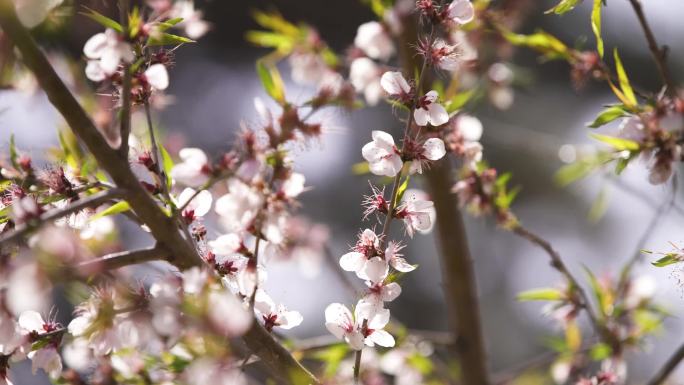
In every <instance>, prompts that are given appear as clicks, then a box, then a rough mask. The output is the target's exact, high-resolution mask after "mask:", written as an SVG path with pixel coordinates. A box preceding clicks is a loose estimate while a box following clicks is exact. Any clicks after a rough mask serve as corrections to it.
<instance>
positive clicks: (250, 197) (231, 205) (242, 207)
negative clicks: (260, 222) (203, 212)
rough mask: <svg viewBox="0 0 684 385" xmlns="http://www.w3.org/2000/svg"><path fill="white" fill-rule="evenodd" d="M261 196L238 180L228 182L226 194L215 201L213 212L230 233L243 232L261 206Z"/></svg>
mask: <svg viewBox="0 0 684 385" xmlns="http://www.w3.org/2000/svg"><path fill="white" fill-rule="evenodd" d="M263 199H264V198H263V196H262V195H261V194H260V193H259V192H257V191H255V190H254V189H252V188H251V187H250V186H249V185H247V184H245V183H243V182H242V181H240V180H238V179H235V178H233V179H230V180H229V181H228V193H227V194H225V195H223V196H222V197H220V198H218V199H217V200H216V205H215V206H214V210H215V211H216V213H217V214H218V215H219V216H221V223H223V225H224V226H225V227H226V228H227V229H228V230H230V231H234V232H239V231H243V230H245V229H246V228H247V227H249V225H251V224H252V221H253V220H254V219H255V218H256V215H257V214H258V212H259V210H261V208H262V206H263Z"/></svg>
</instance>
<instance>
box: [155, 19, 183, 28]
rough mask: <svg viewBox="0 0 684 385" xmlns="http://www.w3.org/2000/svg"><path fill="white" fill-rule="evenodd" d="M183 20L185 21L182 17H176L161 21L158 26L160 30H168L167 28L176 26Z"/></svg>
mask: <svg viewBox="0 0 684 385" xmlns="http://www.w3.org/2000/svg"><path fill="white" fill-rule="evenodd" d="M181 21H183V18H182V17H176V18H173V19H169V20H166V21H162V22H159V23H158V24H157V27H158V28H159V30H160V31H166V30H167V29H169V28H171V27H173V26H175V25H176V24H178V23H180V22H181Z"/></svg>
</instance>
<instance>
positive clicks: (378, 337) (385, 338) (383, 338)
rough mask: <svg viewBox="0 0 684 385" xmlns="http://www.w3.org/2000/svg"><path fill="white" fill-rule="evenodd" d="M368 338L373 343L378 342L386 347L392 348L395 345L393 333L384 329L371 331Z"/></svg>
mask: <svg viewBox="0 0 684 385" xmlns="http://www.w3.org/2000/svg"><path fill="white" fill-rule="evenodd" d="M368 339H370V340H371V341H372V342H373V343H376V344H378V345H380V346H383V347H386V348H391V347H392V346H394V337H392V335H391V334H389V333H388V332H386V331H384V330H375V331H373V333H371V335H370V336H368Z"/></svg>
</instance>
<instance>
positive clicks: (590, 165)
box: [554, 152, 614, 186]
mask: <svg viewBox="0 0 684 385" xmlns="http://www.w3.org/2000/svg"><path fill="white" fill-rule="evenodd" d="M613 158H614V155H613V154H612V153H608V152H599V153H598V154H596V155H593V156H588V157H584V158H581V159H579V160H578V161H576V162H575V163H571V164H568V165H565V166H563V167H561V168H560V169H559V170H558V171H556V175H554V180H555V182H556V183H557V184H558V185H559V186H567V185H569V184H571V183H573V182H575V181H577V180H579V179H582V178H584V177H586V176H587V175H589V173H591V172H592V171H594V170H595V169H596V168H598V167H600V166H601V165H603V164H604V163H605V162H609V161H611V160H613Z"/></svg>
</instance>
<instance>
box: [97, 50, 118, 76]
mask: <svg viewBox="0 0 684 385" xmlns="http://www.w3.org/2000/svg"><path fill="white" fill-rule="evenodd" d="M120 62H121V54H120V52H119V51H117V50H115V49H112V48H111V47H106V48H105V49H104V50H103V52H102V57H101V58H100V66H101V67H102V70H103V71H104V72H105V73H106V74H108V75H112V74H114V73H115V72H116V70H117V69H118V68H119V63H120Z"/></svg>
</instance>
